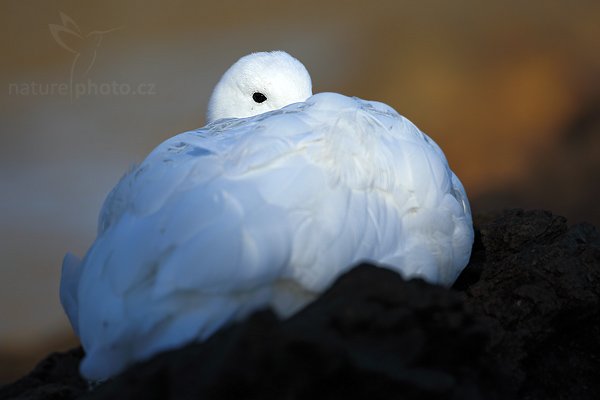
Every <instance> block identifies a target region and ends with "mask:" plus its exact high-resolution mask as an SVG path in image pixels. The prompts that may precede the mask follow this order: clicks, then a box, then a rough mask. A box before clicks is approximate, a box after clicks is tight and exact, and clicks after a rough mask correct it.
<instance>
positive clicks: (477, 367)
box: [0, 210, 600, 399]
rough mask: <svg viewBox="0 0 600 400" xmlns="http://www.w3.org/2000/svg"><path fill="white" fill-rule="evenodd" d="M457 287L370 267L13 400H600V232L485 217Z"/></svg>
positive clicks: (39, 373)
mask: <svg viewBox="0 0 600 400" xmlns="http://www.w3.org/2000/svg"><path fill="white" fill-rule="evenodd" d="M475 226H476V240H475V244H474V248H473V255H472V258H471V262H470V263H469V266H468V267H467V268H466V269H465V271H464V272H463V274H462V275H461V276H460V278H459V280H458V281H457V282H456V283H455V285H454V287H453V288H452V289H450V290H448V289H444V288H441V287H437V286H432V285H429V284H426V283H425V282H422V281H419V280H413V281H409V282H406V281H403V280H402V279H401V278H400V277H399V276H398V275H397V274H395V273H393V272H391V271H388V270H385V269H382V268H377V267H373V266H369V265H361V266H359V267H357V268H355V269H353V270H352V271H350V272H349V273H348V274H346V275H344V276H342V277H341V278H340V279H339V280H338V281H337V282H336V284H335V285H334V286H332V287H331V288H330V289H329V290H328V291H327V292H326V293H325V294H324V295H323V296H321V297H320V298H319V299H318V300H317V301H316V302H315V303H313V304H312V305H310V306H309V307H307V308H306V309H305V310H303V311H301V312H300V313H298V314H297V315H296V316H294V317H292V318H290V319H289V320H287V321H279V320H277V319H276V317H275V316H274V315H273V314H272V313H271V312H269V311H263V312H259V313H256V314H255V315H254V316H252V317H251V318H250V319H249V320H248V321H246V322H244V323H241V324H238V325H235V326H232V327H230V328H228V329H225V330H223V331H221V332H219V333H218V334H217V335H215V336H213V337H212V338H211V339H209V340H208V341H207V342H205V343H203V344H192V345H189V346H187V347H185V348H183V349H180V350H175V351H172V352H168V353H164V354H161V355H158V356H157V357H155V358H154V359H152V360H150V361H148V362H145V363H142V364H139V365H136V366H134V367H132V368H131V369H129V370H128V371H126V372H125V373H123V374H121V375H120V376H118V377H116V378H115V379H114V380H112V381H109V382H106V383H104V384H102V385H100V386H99V387H97V388H96V389H95V390H93V391H91V392H88V391H87V389H86V388H87V385H86V383H85V382H84V381H82V380H81V379H80V378H79V377H78V375H77V364H78V361H79V359H80V358H81V356H82V352H81V350H79V349H75V350H72V351H70V352H68V353H63V354H53V355H51V356H49V357H48V358H47V359H45V360H43V361H42V362H41V363H40V364H39V365H38V366H37V367H36V368H35V369H34V371H32V372H31V373H30V374H29V375H27V376H26V377H24V378H22V379H20V380H18V381H17V382H15V383H13V384H10V385H7V386H5V387H3V388H0V398H2V399H42V398H43V399H47V398H51V399H76V398H82V397H83V398H88V399H112V398H119V399H137V398H144V399H163V398H172V399H183V398H186V399H187V398H206V399H229V398H241V399H282V398H286V399H305V398H317V399H318V398H327V399H336V398H342V397H344V398H372V399H383V398H386V399H389V398H404V399H412V398H428V399H429V398H431V399H437V398H439V399H505V398H507V399H508V398H523V399H546V398H557V399H570V398H573V399H596V398H600V380H598V379H597V377H598V371H600V234H599V232H598V230H597V229H596V228H594V227H593V226H591V225H588V224H578V225H573V226H568V225H567V223H566V220H565V219H564V218H562V217H558V216H554V215H552V214H551V213H548V212H544V211H527V212H524V211H521V210H510V211H504V212H500V213H496V214H487V215H482V216H479V217H477V218H476V220H475Z"/></svg>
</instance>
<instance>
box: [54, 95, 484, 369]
mask: <svg viewBox="0 0 600 400" xmlns="http://www.w3.org/2000/svg"><path fill="white" fill-rule="evenodd" d="M472 240H473V232H472V226H471V215H470V210H469V205H468V202H467V199H466V195H465V193H464V189H463V188H462V185H461V184H460V181H459V180H458V179H457V178H456V176H455V175H454V174H453V173H452V171H451V170H450V169H449V168H448V164H447V162H446V159H445V158H444V156H443V153H442V152H441V150H440V149H439V147H437V145H436V144H435V143H434V142H433V141H431V139H429V138H428V137H427V136H426V135H424V134H423V133H422V132H420V131H419V130H418V129H417V128H416V127H415V126H414V125H413V124H412V123H410V121H408V120H407V119H405V118H403V117H401V116H400V115H398V114H397V113H396V112H395V111H394V110H393V109H391V108H389V107H388V106H386V105H383V104H381V103H375V102H365V101H362V100H360V99H355V98H348V97H345V96H341V95H336V94H330V93H324V94H319V95H315V96H313V97H311V98H310V99H308V100H307V102H306V103H298V104H293V105H290V106H288V107H285V108H284V109H282V110H278V111H274V112H270V113H267V114H263V115H259V116H256V117H252V118H247V119H232V120H219V121H216V122H214V123H212V124H210V125H208V126H207V127H205V128H203V129H200V130H196V131H191V132H186V133H183V134H180V135H177V136H175V137H173V138H171V139H169V140H167V141H166V142H164V143H163V144H161V145H160V146H159V147H157V148H156V149H155V150H154V151H153V152H152V153H151V154H150V155H149V156H148V157H147V159H146V160H145V161H144V162H143V163H142V164H141V165H139V166H138V167H137V168H135V169H134V170H132V171H131V172H130V173H129V174H127V175H126V176H125V177H124V178H123V179H122V180H121V181H120V183H119V184H118V185H117V186H116V187H115V189H114V190H113V191H112V192H111V194H110V195H109V197H108V198H107V200H106V202H105V205H104V207H103V211H102V213H101V218H100V223H99V234H98V238H97V239H96V242H95V243H94V245H93V246H92V248H91V249H90V250H89V252H88V254H87V255H86V257H85V258H84V259H83V262H82V266H81V271H80V274H81V277H80V279H79V281H78V282H75V283H74V284H70V283H66V284H65V286H69V287H71V289H70V291H72V286H73V285H75V284H76V285H77V290H76V293H77V302H78V304H77V307H78V310H77V313H75V314H76V315H77V317H76V318H75V319H76V321H74V317H71V315H69V317H70V318H71V321H72V323H74V326H75V325H77V326H78V328H79V334H80V337H81V340H82V343H83V345H84V348H85V349H86V358H85V360H84V361H83V364H82V372H83V374H84V375H85V376H87V377H88V378H92V379H102V378H105V377H107V376H110V375H112V374H113V373H115V372H117V371H119V370H120V369H122V368H123V367H124V366H126V365H128V364H129V363H131V362H132V361H133V360H139V359H142V358H145V357H148V356H150V355H151V354H153V353H155V352H157V351H159V350H163V349H167V348H171V347H174V346H177V345H180V344H182V343H184V342H186V341H190V340H194V339H200V340H202V339H204V338H206V337H208V336H209V335H210V334H212V333H213V332H214V331H215V330H217V329H218V328H219V327H221V326H223V325H224V324H226V323H227V322H230V321H233V320H236V319H239V318H242V317H244V316H246V315H247V314H248V313H250V312H252V311H253V310H256V309H258V308H262V307H268V306H271V307H273V308H275V309H276V310H277V311H278V312H279V313H280V314H281V315H284V316H285V315H289V314H291V313H293V312H294V311H296V310H297V309H298V308H300V307H302V306H303V305H305V304H306V303H307V302H308V301H310V300H311V299H313V298H314V297H315V296H316V295H317V294H318V293H320V292H321V291H323V290H324V289H325V288H326V287H327V286H328V285H330V284H331V283H332V282H333V280H334V279H335V278H336V277H337V276H339V275H340V274H341V273H342V272H344V271H345V270H347V269H348V268H350V267H351V266H352V265H354V264H356V263H357V262H359V261H361V260H372V261H376V262H379V263H382V264H386V265H388V266H390V268H392V269H395V270H397V271H399V272H401V273H402V274H403V275H405V276H406V277H414V276H421V277H424V278H425V279H427V280H429V281H431V282H434V283H440V284H444V285H450V284H451V283H452V282H453V281H454V280H455V278H456V276H457V275H458V274H459V273H460V271H461V270H462V268H463V267H464V266H465V265H466V263H467V261H468V258H469V255H470V249H471V244H472ZM65 291H67V290H65Z"/></svg>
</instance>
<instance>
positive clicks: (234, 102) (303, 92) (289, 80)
mask: <svg viewBox="0 0 600 400" xmlns="http://www.w3.org/2000/svg"><path fill="white" fill-rule="evenodd" d="M311 95H312V83H311V80H310V75H309V74H308V71H307V70H306V68H304V65H302V63H301V62H300V61H298V60H296V59H295V58H294V57H292V56H290V55H289V54H288V53H286V52H283V51H271V52H262V53H252V54H250V55H247V56H245V57H242V58H240V59H239V60H238V61H237V62H236V63H235V64H233V65H232V66H231V67H230V68H229V69H228V70H227V72H225V74H223V76H222V77H221V80H220V81H219V83H217V86H216V87H215V89H214V90H213V93H212V95H211V97H210V101H209V103H208V113H207V116H206V118H207V122H212V121H215V120H217V119H220V118H244V117H251V116H253V115H258V114H262V113H264V112H267V111H271V110H277V109H279V108H282V107H285V106H287V105H288V104H292V103H298V102H301V101H305V100H306V99H308V98H309V97H310V96H311Z"/></svg>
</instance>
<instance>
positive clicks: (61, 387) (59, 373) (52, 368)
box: [0, 348, 87, 400]
mask: <svg viewBox="0 0 600 400" xmlns="http://www.w3.org/2000/svg"><path fill="white" fill-rule="evenodd" d="M82 357H83V350H82V349H81V348H77V349H73V350H70V351H68V352H65V353H54V354H50V355H49V356H48V357H47V358H45V359H44V360H42V361H41V362H40V363H39V364H38V365H37V366H36V367H35V368H34V369H33V371H31V372H30V373H29V375H27V376H25V377H23V378H21V379H19V380H18V381H16V382H14V383H12V384H10V385H6V386H3V387H0V399H15V400H17V399H18V400H34V399H51V400H71V399H76V398H79V397H80V396H81V395H83V394H84V393H85V392H86V391H87V383H86V382H85V381H84V380H83V379H81V377H80V376H79V360H81V358H82Z"/></svg>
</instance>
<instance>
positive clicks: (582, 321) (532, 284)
mask: <svg viewBox="0 0 600 400" xmlns="http://www.w3.org/2000/svg"><path fill="white" fill-rule="evenodd" d="M480 232H481V244H482V247H483V251H485V262H484V267H483V268H481V270H482V271H481V275H480V277H479V280H478V281H477V282H475V283H473V284H472V285H470V286H469V287H468V288H467V289H466V302H467V304H469V305H470V306H471V307H472V308H473V310H474V311H475V312H476V314H477V315H479V316H480V317H481V318H484V319H485V320H487V323H488V326H489V331H490V332H491V334H492V338H491V339H492V340H491V342H490V345H489V351H490V353H491V354H493V355H494V358H495V359H496V361H497V362H498V363H499V364H500V365H502V367H503V371H504V372H505V373H506V374H507V375H509V376H510V377H511V378H512V380H513V385H515V386H516V387H520V388H521V389H520V397H522V398H540V399H542V398H577V399H585V398H589V399H596V398H600V381H599V380H598V379H597V376H599V375H598V371H600V335H599V334H598V333H599V330H600V324H599V321H600V234H599V232H598V230H597V229H596V228H594V227H593V226H591V225H589V224H577V225H574V226H572V227H568V226H567V224H566V221H565V219H564V218H562V217H557V216H553V215H552V214H551V213H549V212H544V211H529V212H524V211H522V210H510V211H507V212H504V213H503V214H502V215H500V216H499V217H498V218H496V219H494V220H493V221H491V222H490V223H487V224H482V225H481V226H480ZM481 250H482V249H481V248H480V249H479V250H478V251H481ZM477 256H478V255H477V254H474V257H475V258H477ZM479 257H481V256H479ZM594 377H596V378H594Z"/></svg>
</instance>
